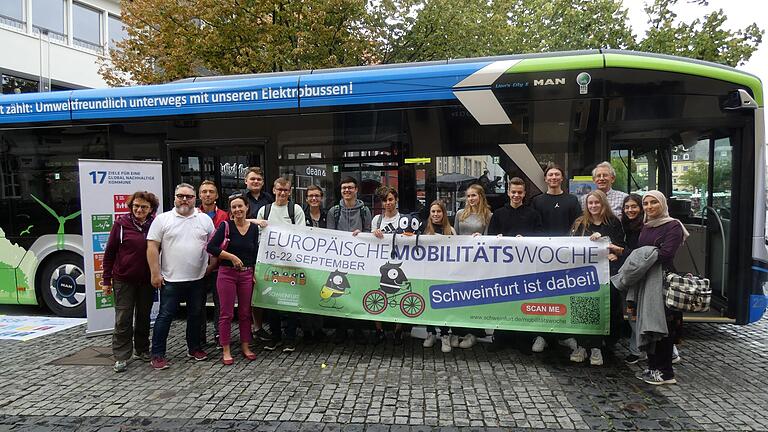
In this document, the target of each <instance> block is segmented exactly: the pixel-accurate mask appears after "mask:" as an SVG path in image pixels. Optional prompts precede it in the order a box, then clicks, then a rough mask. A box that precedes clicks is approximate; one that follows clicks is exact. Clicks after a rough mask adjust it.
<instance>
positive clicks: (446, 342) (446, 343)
mask: <svg viewBox="0 0 768 432" xmlns="http://www.w3.org/2000/svg"><path fill="white" fill-rule="evenodd" d="M440 342H441V343H442V346H441V347H440V349H441V350H442V351H443V352H444V353H449V352H451V337H450V336H448V335H446V336H442V337H441V338H440Z"/></svg>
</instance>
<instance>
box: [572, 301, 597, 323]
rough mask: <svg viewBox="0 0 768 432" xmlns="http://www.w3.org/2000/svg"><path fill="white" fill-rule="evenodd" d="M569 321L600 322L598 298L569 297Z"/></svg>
mask: <svg viewBox="0 0 768 432" xmlns="http://www.w3.org/2000/svg"><path fill="white" fill-rule="evenodd" d="M571 322H572V323H573V324H587V325H598V324H600V298H598V297H576V296H573V297H571Z"/></svg>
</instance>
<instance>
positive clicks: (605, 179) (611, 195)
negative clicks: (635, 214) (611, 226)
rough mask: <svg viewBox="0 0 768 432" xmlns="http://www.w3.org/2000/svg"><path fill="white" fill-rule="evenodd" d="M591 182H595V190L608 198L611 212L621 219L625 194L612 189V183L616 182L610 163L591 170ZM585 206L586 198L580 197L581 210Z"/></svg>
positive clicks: (598, 165)
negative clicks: (603, 193)
mask: <svg viewBox="0 0 768 432" xmlns="http://www.w3.org/2000/svg"><path fill="white" fill-rule="evenodd" d="M592 181H593V182H595V185H597V188H598V189H600V190H601V191H603V192H605V195H606V196H607V197H608V203H609V204H610V205H611V210H613V214H615V215H616V217H617V218H621V210H622V207H624V198H626V197H627V194H626V193H624V192H622V191H620V190H616V189H612V187H613V182H615V181H616V170H614V169H613V166H611V163H610V162H600V163H599V164H597V166H596V167H595V169H593V170H592ZM586 206H587V196H586V195H584V196H583V197H581V208H582V209H584V208H586Z"/></svg>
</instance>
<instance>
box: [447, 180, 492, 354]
mask: <svg viewBox="0 0 768 432" xmlns="http://www.w3.org/2000/svg"><path fill="white" fill-rule="evenodd" d="M465 196H466V199H467V201H466V205H465V206H464V208H463V209H461V210H459V211H458V212H456V219H455V223H454V225H455V228H456V234H458V235H471V236H478V235H484V234H488V223H489V222H490V221H491V216H493V213H492V212H491V206H490V205H488V199H486V197H485V189H483V187H482V186H480V185H478V184H473V185H470V186H469V187H468V188H467V192H466V195H465ZM453 332H454V333H455V335H453V336H451V346H453V347H460V348H472V346H474V345H475V343H476V342H477V336H476V335H475V334H474V332H478V333H479V332H482V330H479V329H468V328H454V329H453ZM461 333H464V334H465V336H464V337H463V338H461V342H459V337H458V334H461ZM483 333H485V332H483Z"/></svg>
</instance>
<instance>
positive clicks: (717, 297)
mask: <svg viewBox="0 0 768 432" xmlns="http://www.w3.org/2000/svg"><path fill="white" fill-rule="evenodd" d="M625 136H626V135H625ZM617 137H618V136H617ZM617 137H615V138H617ZM611 148H612V151H611V161H612V164H613V165H614V168H616V171H617V181H616V183H614V187H616V188H617V189H620V190H623V191H627V192H633V193H637V194H639V195H643V193H644V192H645V191H648V190H653V189H657V190H661V191H662V192H664V193H665V195H666V196H668V197H669V199H668V203H669V212H670V215H671V216H672V217H674V218H677V219H680V220H681V221H682V222H683V223H684V224H685V227H686V229H687V230H688V232H689V233H690V237H689V238H688V239H687V241H686V242H685V244H684V245H683V246H682V247H681V248H680V250H679V251H678V253H677V255H676V257H675V261H674V264H675V269H676V270H677V271H678V272H679V273H692V274H697V275H703V276H705V277H707V278H709V279H710V281H711V287H712V290H713V299H712V310H711V312H710V313H708V314H706V315H707V316H706V317H692V316H686V319H687V320H689V321H690V320H695V319H704V320H708V321H709V320H716V319H717V318H718V315H719V316H720V317H723V318H724V317H732V315H733V313H734V309H732V308H733V307H734V305H733V304H730V305H729V303H733V302H734V301H736V300H735V297H737V296H735V295H734V294H735V292H734V290H735V289H736V288H735V286H736V284H735V283H734V282H733V281H729V274H734V273H733V272H734V271H736V262H735V261H736V260H735V259H731V257H735V256H736V255H735V254H734V253H733V251H734V250H735V249H734V248H735V245H734V244H733V232H732V231H733V229H734V228H735V226H732V224H731V220H732V219H733V213H734V209H735V208H736V205H735V204H734V196H733V194H732V193H731V191H732V190H733V186H734V185H733V183H734V179H733V176H732V172H733V168H732V167H733V160H734V159H733V150H734V147H733V143H732V135H728V134H727V133H722V132H720V133H716V132H713V131H701V132H694V131H683V132H675V133H673V134H672V135H668V136H666V137H664V138H661V137H659V139H651V140H648V139H647V137H646V138H645V139H643V140H640V141H631V142H629V141H625V142H621V140H620V139H616V140H614V142H612V145H611ZM731 297H734V298H731Z"/></svg>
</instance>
